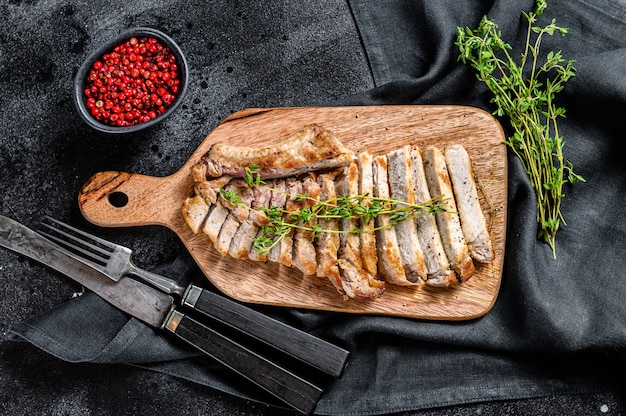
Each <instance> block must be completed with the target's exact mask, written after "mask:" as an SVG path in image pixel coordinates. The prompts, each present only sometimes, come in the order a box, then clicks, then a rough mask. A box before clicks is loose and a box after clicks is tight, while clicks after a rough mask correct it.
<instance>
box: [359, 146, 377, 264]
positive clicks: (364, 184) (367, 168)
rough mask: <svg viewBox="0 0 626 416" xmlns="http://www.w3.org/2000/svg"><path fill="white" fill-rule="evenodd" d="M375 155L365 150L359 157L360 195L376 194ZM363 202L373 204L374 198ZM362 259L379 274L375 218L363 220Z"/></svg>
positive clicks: (361, 235) (368, 204) (365, 199)
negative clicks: (373, 169) (373, 162)
mask: <svg viewBox="0 0 626 416" xmlns="http://www.w3.org/2000/svg"><path fill="white" fill-rule="evenodd" d="M372 160H373V156H372V153H371V152H370V151H364V152H362V153H360V154H359V155H358V157H357V162H358V164H359V195H363V196H370V197H373V196H374V174H373V171H372ZM363 204H364V205H367V206H371V205H372V200H371V199H368V198H364V199H363ZM361 230H362V232H361V234H360V237H361V259H362V260H363V268H364V269H365V270H366V271H367V272H368V273H369V274H371V275H372V276H377V275H378V255H377V253H376V234H375V233H374V218H370V219H369V221H367V222H366V221H365V219H363V220H361Z"/></svg>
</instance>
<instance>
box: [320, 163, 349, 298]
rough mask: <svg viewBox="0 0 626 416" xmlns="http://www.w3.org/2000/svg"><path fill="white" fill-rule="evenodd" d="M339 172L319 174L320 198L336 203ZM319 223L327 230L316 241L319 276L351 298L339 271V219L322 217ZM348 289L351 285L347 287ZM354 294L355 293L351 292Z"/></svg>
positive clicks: (345, 296)
mask: <svg viewBox="0 0 626 416" xmlns="http://www.w3.org/2000/svg"><path fill="white" fill-rule="evenodd" d="M336 177H337V172H334V173H326V174H322V175H319V176H318V178H317V182H318V184H319V185H320V200H322V201H329V203H330V204H333V205H335V204H336V201H335V198H336V197H337V193H336V191H335V178H336ZM318 224H319V226H320V227H321V229H322V230H326V231H323V232H321V233H320V235H319V236H318V237H317V239H316V241H315V243H316V248H317V273H316V274H317V277H320V278H324V277H325V278H328V280H330V282H331V283H332V285H333V286H334V287H335V288H336V289H337V291H338V292H339V293H340V294H342V295H344V298H349V297H350V296H347V295H346V288H344V285H343V281H342V279H341V274H340V273H339V265H338V261H337V251H338V250H339V234H338V233H337V231H338V230H339V223H338V221H337V220H334V219H328V218H320V219H319V220H318ZM347 289H348V291H349V290H350V287H349V286H348V287H347ZM351 294H352V296H354V293H351Z"/></svg>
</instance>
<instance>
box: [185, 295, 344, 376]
mask: <svg viewBox="0 0 626 416" xmlns="http://www.w3.org/2000/svg"><path fill="white" fill-rule="evenodd" d="M182 305H183V306H186V307H189V308H193V309H194V310H196V311H198V312H200V313H201V314H203V315H204V316H207V317H209V318H212V319H216V320H217V321H219V322H221V323H223V324H226V325H228V326H230V327H232V328H235V329H237V330H240V331H242V332H243V333H245V334H248V335H251V336H253V337H254V338H256V339H257V340H260V341H262V342H264V343H265V344H267V345H270V346H272V347H274V348H277V349H278V350H280V351H282V352H284V353H287V354H289V355H290V356H292V357H294V358H296V359H298V360H300V361H302V362H305V363H307V364H309V365H311V366H312V367H314V368H317V369H318V370H320V371H323V372H324V373H326V374H329V375H331V376H333V377H338V376H340V375H341V373H342V372H343V369H344V367H345V364H346V361H347V359H348V356H349V355H350V353H349V352H348V351H346V350H344V349H343V348H341V347H338V346H336V345H334V344H331V343H330V342H327V341H325V340H323V339H321V338H318V337H316V336H313V335H311V334H309V333H307V332H304V331H301V330H299V329H297V328H294V327H292V326H289V325H287V324H285V323H283V322H281V321H278V320H276V319H273V318H271V317H269V316H267V315H264V314H262V313H260V312H257V311H255V310H254V309H250V308H248V307H247V306H245V305H242V304H240V303H237V302H234V301H232V300H230V299H228V298H226V297H224V296H220V295H218V294H216V293H213V292H211V291H208V290H204V289H202V288H200V287H198V286H195V285H190V286H189V288H188V289H187V291H186V292H185V294H184V296H183V299H182Z"/></svg>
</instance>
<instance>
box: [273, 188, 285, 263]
mask: <svg viewBox="0 0 626 416" xmlns="http://www.w3.org/2000/svg"><path fill="white" fill-rule="evenodd" d="M285 186H286V185H285V180H284V179H277V180H275V181H274V186H273V189H272V196H271V199H270V208H274V207H276V208H278V209H281V210H283V209H284V208H285V202H286V201H287V193H286V188H285ZM276 239H277V237H274V241H276ZM281 248H282V244H281V243H280V242H279V243H277V244H275V245H274V246H273V247H272V248H271V249H270V253H269V260H270V261H273V262H275V263H280V258H281Z"/></svg>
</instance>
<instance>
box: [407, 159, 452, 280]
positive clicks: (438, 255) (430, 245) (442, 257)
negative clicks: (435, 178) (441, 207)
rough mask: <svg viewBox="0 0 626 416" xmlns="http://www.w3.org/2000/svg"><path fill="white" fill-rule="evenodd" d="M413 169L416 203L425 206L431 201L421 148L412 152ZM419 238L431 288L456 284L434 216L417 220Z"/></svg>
mask: <svg viewBox="0 0 626 416" xmlns="http://www.w3.org/2000/svg"><path fill="white" fill-rule="evenodd" d="M411 160H412V163H411V167H412V168H413V186H414V189H415V202H416V203H417V204H423V203H425V202H427V201H429V200H430V199H431V196H430V192H429V191H428V183H427V182H426V176H425V174H424V161H423V159H422V151H421V150H420V149H419V148H417V147H416V148H413V149H412V150H411ZM415 223H416V224H417V237H418V238H419V240H420V245H421V247H422V252H423V253H424V261H425V262H426V273H427V276H428V277H427V280H426V284H427V285H429V286H449V285H451V284H452V283H455V282H456V276H455V274H454V272H452V270H450V262H448V258H447V257H446V253H445V251H444V248H443V244H442V243H441V236H440V235H439V229H437V221H436V220H435V216H434V215H419V216H418V217H416V218H415Z"/></svg>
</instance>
